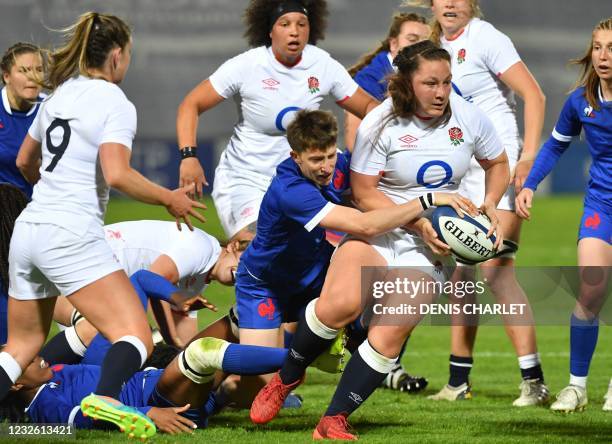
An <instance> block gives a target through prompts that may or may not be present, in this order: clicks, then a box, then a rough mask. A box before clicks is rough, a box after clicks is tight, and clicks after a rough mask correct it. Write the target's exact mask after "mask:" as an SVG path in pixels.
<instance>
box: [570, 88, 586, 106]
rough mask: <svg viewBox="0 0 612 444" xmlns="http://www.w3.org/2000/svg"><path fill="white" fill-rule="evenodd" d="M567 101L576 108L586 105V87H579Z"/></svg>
mask: <svg viewBox="0 0 612 444" xmlns="http://www.w3.org/2000/svg"><path fill="white" fill-rule="evenodd" d="M567 101H568V102H570V103H571V104H572V105H575V106H580V105H582V104H584V103H587V98H586V89H585V87H584V86H579V87H578V88H576V89H575V90H573V91H572V92H571V93H570V94H569V96H568V97H567Z"/></svg>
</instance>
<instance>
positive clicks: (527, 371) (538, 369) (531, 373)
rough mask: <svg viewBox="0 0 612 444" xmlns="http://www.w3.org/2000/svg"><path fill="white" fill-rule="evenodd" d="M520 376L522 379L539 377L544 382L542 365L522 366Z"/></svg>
mask: <svg viewBox="0 0 612 444" xmlns="http://www.w3.org/2000/svg"><path fill="white" fill-rule="evenodd" d="M521 377H522V378H523V379H539V380H540V381H541V382H544V372H542V365H541V364H538V365H536V366H534V367H529V368H522V369H521Z"/></svg>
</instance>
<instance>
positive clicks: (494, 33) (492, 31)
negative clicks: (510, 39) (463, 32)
mask: <svg viewBox="0 0 612 444" xmlns="http://www.w3.org/2000/svg"><path fill="white" fill-rule="evenodd" d="M470 34H471V35H472V36H474V37H475V38H477V39H478V41H479V42H480V43H482V42H486V41H487V40H486V38H488V37H507V36H506V34H504V33H503V32H501V31H500V30H499V29H497V28H496V27H495V26H494V25H493V24H492V23H490V22H487V21H486V20H482V19H479V18H473V19H472V20H471V21H470Z"/></svg>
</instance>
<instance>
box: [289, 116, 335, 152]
mask: <svg viewBox="0 0 612 444" xmlns="http://www.w3.org/2000/svg"><path fill="white" fill-rule="evenodd" d="M337 139H338V121H337V120H336V117H335V116H334V115H333V114H332V113H331V112H330V111H322V110H314V111H309V110H305V109H303V110H300V111H298V112H297V114H296V116H295V119H294V120H293V121H292V122H291V123H290V124H289V127H288V128H287V140H288V141H289V145H290V146H291V149H292V150H293V151H295V152H297V153H302V152H304V151H306V150H308V149H311V148H319V149H326V148H329V147H330V146H332V145H335V144H336V140H337Z"/></svg>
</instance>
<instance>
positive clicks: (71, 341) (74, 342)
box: [64, 327, 87, 357]
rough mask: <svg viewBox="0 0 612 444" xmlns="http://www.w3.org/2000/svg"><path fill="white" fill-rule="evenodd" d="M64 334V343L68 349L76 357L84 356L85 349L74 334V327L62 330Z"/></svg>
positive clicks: (75, 333)
mask: <svg viewBox="0 0 612 444" xmlns="http://www.w3.org/2000/svg"><path fill="white" fill-rule="evenodd" d="M64 334H65V335H66V342H68V345H69V346H70V349H71V350H72V351H73V352H74V353H75V354H76V355H78V356H81V357H83V356H85V352H86V351H87V347H86V346H85V344H83V341H81V338H79V335H78V334H77V332H76V328H75V327H68V328H66V330H64Z"/></svg>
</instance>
